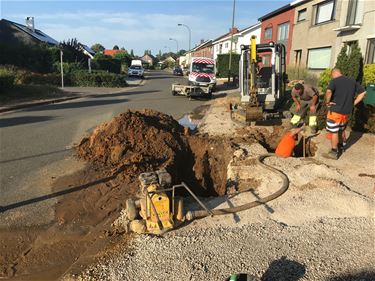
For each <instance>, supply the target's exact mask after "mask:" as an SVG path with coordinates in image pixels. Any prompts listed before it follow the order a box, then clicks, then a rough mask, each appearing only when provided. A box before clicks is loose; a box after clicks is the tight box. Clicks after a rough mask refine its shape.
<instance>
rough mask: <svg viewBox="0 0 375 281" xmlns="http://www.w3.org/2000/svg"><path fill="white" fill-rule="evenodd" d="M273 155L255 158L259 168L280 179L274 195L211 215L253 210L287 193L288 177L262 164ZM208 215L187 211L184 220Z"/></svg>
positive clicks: (268, 154)
mask: <svg viewBox="0 0 375 281" xmlns="http://www.w3.org/2000/svg"><path fill="white" fill-rule="evenodd" d="M274 155H275V154H273V153H267V154H263V155H260V156H259V157H258V158H257V163H258V164H260V165H261V166H263V167H264V168H265V169H268V170H270V171H272V172H274V173H275V174H277V175H279V176H280V177H281V178H282V185H281V187H280V189H278V190H277V191H276V192H275V193H272V194H270V195H268V196H266V197H263V198H260V199H259V200H256V201H252V202H249V203H246V204H243V205H240V206H236V207H232V208H226V209H217V210H211V212H212V214H213V215H215V216H217V215H226V214H232V213H237V212H241V211H244V210H248V209H250V208H254V207H256V206H259V205H262V204H265V203H267V202H269V201H271V200H274V199H276V198H278V197H279V196H281V195H282V194H283V193H284V192H285V191H287V190H288V187H289V179H288V177H287V176H286V175H285V174H284V173H283V172H282V171H280V170H278V169H276V168H274V167H272V166H269V165H266V164H264V163H263V160H264V159H265V158H267V157H270V156H274ZM209 215H210V214H209V212H207V211H206V210H197V211H189V212H187V213H186V219H187V220H193V219H198V218H203V217H207V216H209Z"/></svg>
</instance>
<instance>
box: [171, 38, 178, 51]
mask: <svg viewBox="0 0 375 281" xmlns="http://www.w3.org/2000/svg"><path fill="white" fill-rule="evenodd" d="M169 40H172V41H175V42H176V45H177V52H176V54H177V53H178V41H177V40H176V39H174V38H169Z"/></svg>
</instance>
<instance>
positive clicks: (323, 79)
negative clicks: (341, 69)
mask: <svg viewBox="0 0 375 281" xmlns="http://www.w3.org/2000/svg"><path fill="white" fill-rule="evenodd" d="M331 71H332V69H330V68H327V69H326V70H324V71H323V72H322V73H320V75H319V80H318V87H319V88H320V90H321V92H322V93H323V94H325V93H326V91H327V87H328V84H329V81H331V79H332V78H331Z"/></svg>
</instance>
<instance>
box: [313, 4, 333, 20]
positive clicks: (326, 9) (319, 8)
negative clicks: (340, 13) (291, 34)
mask: <svg viewBox="0 0 375 281" xmlns="http://www.w3.org/2000/svg"><path fill="white" fill-rule="evenodd" d="M334 8H335V1H334V0H329V1H325V2H322V3H319V4H318V5H316V16H315V24H319V23H323V22H327V21H331V20H333V19H334V11H335V9H334Z"/></svg>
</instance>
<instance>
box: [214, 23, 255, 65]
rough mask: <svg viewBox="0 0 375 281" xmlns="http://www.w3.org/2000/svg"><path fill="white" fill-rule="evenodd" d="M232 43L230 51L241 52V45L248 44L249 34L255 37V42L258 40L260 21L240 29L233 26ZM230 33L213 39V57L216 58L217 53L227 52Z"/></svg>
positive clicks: (228, 50)
mask: <svg viewBox="0 0 375 281" xmlns="http://www.w3.org/2000/svg"><path fill="white" fill-rule="evenodd" d="M232 32H233V43H232V51H233V52H234V53H237V54H240V53H241V45H249V44H250V38H251V36H253V35H255V36H256V37H257V43H259V42H260V23H256V24H254V25H252V26H249V27H246V28H244V29H242V30H238V29H237V28H233V30H232ZM231 37H232V34H231V32H230V31H229V32H228V33H226V34H224V35H222V36H220V37H218V38H216V39H214V40H213V42H212V44H213V58H214V59H217V56H218V55H219V54H228V53H229V52H230V42H231Z"/></svg>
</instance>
